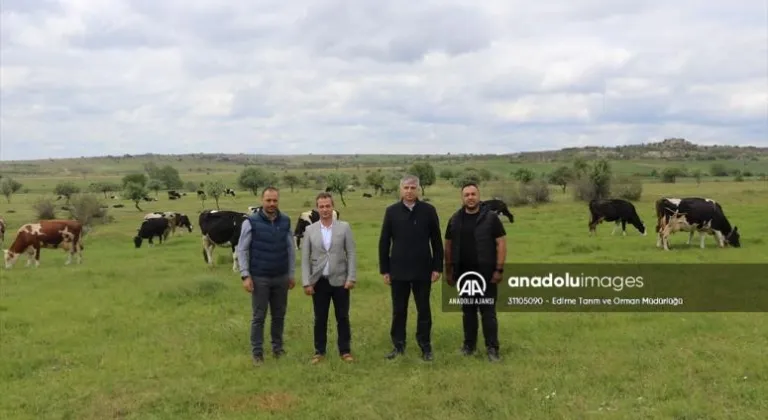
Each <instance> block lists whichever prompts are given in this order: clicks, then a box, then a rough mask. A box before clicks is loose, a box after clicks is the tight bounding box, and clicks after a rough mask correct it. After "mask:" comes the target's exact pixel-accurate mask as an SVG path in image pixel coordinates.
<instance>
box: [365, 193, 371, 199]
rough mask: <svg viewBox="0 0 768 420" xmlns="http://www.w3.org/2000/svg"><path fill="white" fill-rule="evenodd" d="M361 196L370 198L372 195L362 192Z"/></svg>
mask: <svg viewBox="0 0 768 420" xmlns="http://www.w3.org/2000/svg"><path fill="white" fill-rule="evenodd" d="M363 197H365V198H371V197H373V196H372V195H371V194H370V193H363Z"/></svg>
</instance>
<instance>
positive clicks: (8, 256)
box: [3, 249, 20, 269]
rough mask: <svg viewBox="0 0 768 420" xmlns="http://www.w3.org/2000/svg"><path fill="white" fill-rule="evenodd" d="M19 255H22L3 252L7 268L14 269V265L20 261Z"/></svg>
mask: <svg viewBox="0 0 768 420" xmlns="http://www.w3.org/2000/svg"><path fill="white" fill-rule="evenodd" d="M19 255H20V254H18V253H16V252H13V251H11V250H8V249H5V250H3V260H4V261H5V268H6V269H10V268H11V267H13V265H14V264H16V260H17V259H19Z"/></svg>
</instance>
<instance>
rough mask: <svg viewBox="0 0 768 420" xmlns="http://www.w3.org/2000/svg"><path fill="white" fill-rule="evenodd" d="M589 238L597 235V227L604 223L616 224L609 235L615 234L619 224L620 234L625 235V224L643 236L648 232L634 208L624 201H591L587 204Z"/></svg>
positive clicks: (615, 199) (616, 199)
mask: <svg viewBox="0 0 768 420" xmlns="http://www.w3.org/2000/svg"><path fill="white" fill-rule="evenodd" d="M589 213H590V218H589V236H592V234H597V225H599V224H600V223H602V222H603V221H606V222H616V226H614V227H613V231H611V235H613V234H614V233H616V229H618V228H619V224H621V234H622V235H623V236H626V235H627V223H629V224H631V225H632V226H634V227H635V229H637V230H638V232H640V233H641V234H642V235H643V236H646V235H647V234H648V232H647V231H646V229H645V224H643V221H642V220H640V216H638V215H637V210H636V209H635V206H634V205H633V204H632V203H630V202H629V201H626V200H620V199H618V198H613V199H593V200H591V201H590V202H589Z"/></svg>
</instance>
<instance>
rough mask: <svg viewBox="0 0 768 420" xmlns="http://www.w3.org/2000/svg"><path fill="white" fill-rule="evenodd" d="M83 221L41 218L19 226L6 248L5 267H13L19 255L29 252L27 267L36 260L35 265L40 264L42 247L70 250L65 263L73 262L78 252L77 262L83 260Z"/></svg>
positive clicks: (79, 262)
mask: <svg viewBox="0 0 768 420" xmlns="http://www.w3.org/2000/svg"><path fill="white" fill-rule="evenodd" d="M82 232H83V225H82V223H80V222H78V221H77V220H41V221H39V222H38V223H27V224H25V225H23V226H22V227H20V228H19V230H18V231H17V233H16V239H15V240H14V241H13V243H12V244H11V246H10V247H8V249H7V250H5V252H4V254H5V268H11V267H13V265H14V264H15V263H16V260H17V259H18V258H19V255H21V254H23V253H25V252H26V253H27V267H29V266H30V265H31V264H32V258H33V257H34V260H35V267H39V266H40V249H41V248H53V249H56V248H61V249H63V250H65V251H68V253H69V255H68V256H67V261H66V263H65V265H68V264H71V263H72V256H74V255H75V254H77V263H78V264H81V263H82V262H83V249H84V247H83V244H82V242H81V237H82V236H81V235H82Z"/></svg>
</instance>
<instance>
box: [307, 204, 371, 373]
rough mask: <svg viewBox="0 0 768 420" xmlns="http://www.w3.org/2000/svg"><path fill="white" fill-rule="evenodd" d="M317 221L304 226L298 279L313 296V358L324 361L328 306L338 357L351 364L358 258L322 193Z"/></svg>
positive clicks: (346, 231) (348, 230) (344, 226)
mask: <svg viewBox="0 0 768 420" xmlns="http://www.w3.org/2000/svg"><path fill="white" fill-rule="evenodd" d="M315 204H316V206H317V211H318V213H320V220H318V221H317V222H315V223H312V224H311V225H309V226H307V229H306V231H305V233H304V240H303V241H302V242H301V277H302V283H303V286H304V293H306V294H307V295H310V296H312V306H313V309H314V313H315V326H314V329H315V332H314V341H315V355H314V357H313V358H312V363H318V362H320V361H321V360H323V359H324V358H325V350H326V343H327V329H328V328H327V327H328V313H329V310H330V305H331V302H333V309H334V313H335V315H336V325H337V331H338V334H339V338H338V346H339V354H340V355H341V358H342V359H343V360H344V361H347V362H350V361H352V360H353V358H352V349H351V346H350V341H351V339H352V333H351V329H350V326H349V292H350V290H352V288H353V287H355V281H356V279H355V276H356V268H357V267H356V265H357V258H356V255H355V240H354V238H353V236H352V229H351V228H350V226H349V223H347V222H344V221H342V220H334V219H333V196H332V195H331V194H330V193H327V192H321V193H320V194H318V195H317V198H316V199H315Z"/></svg>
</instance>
